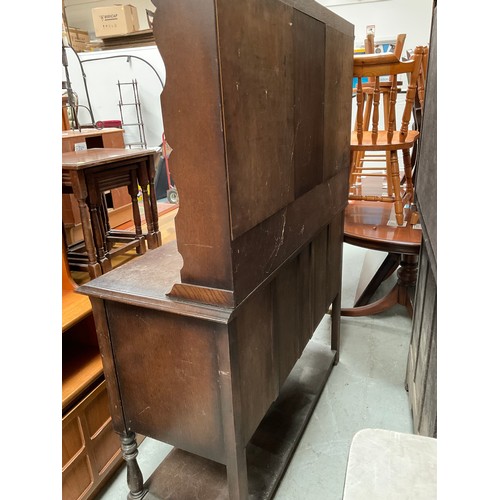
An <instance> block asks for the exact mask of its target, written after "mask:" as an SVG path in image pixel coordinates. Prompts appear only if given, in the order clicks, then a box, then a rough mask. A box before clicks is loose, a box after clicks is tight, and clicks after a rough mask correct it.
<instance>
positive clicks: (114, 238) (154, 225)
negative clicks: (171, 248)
mask: <svg viewBox="0 0 500 500" xmlns="http://www.w3.org/2000/svg"><path fill="white" fill-rule="evenodd" d="M154 157H155V151H154V150H147V149H124V148H96V149H87V150H84V151H72V152H68V153H63V154H62V189H63V193H73V194H74V195H75V198H76V200H77V202H78V207H79V210H80V216H81V219H82V227H83V237H84V240H83V245H82V244H81V243H80V244H78V243H77V244H75V245H72V246H71V247H69V248H68V262H69V265H70V268H73V269H78V270H88V272H89V274H90V278H91V279H93V278H96V277H97V276H100V275H101V274H103V273H106V272H108V271H110V270H111V268H112V266H111V257H112V256H113V255H116V254H120V253H123V252H126V251H128V250H130V249H131V248H135V249H136V252H137V253H138V254H143V253H144V252H145V251H146V243H145V241H147V246H148V248H149V249H152V248H157V247H159V246H160V245H161V234H160V231H159V225H158V208H157V205H156V195H155V190H154V175H155V165H154V163H155V162H154ZM139 185H140V187H141V190H142V198H143V207H144V216H145V219H146V224H147V234H146V235H143V234H142V228H141V214H140V209H139V202H138V192H139V188H138V187H139ZM124 186H126V187H127V189H128V193H129V195H130V198H131V201H132V212H133V219H134V225H135V231H133V232H130V231H119V230H113V229H111V228H110V226H109V219H108V212H107V207H106V202H105V198H104V193H105V192H106V191H108V190H110V189H114V188H118V187H124ZM116 243H121V245H120V246H119V247H115V246H114V245H115V244H116Z"/></svg>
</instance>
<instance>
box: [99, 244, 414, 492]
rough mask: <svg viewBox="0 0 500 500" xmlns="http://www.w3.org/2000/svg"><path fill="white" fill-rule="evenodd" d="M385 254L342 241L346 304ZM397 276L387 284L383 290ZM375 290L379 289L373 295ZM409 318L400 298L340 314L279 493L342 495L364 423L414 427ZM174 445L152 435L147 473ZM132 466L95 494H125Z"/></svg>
mask: <svg viewBox="0 0 500 500" xmlns="http://www.w3.org/2000/svg"><path fill="white" fill-rule="evenodd" d="M384 257H385V254H384V253H382V252H374V251H371V250H365V249H362V248H359V247H354V246H351V245H348V244H344V258H343V278H342V280H343V284H342V306H343V307H350V306H352V305H353V302H354V298H355V295H356V290H357V287H358V282H359V278H360V275H361V272H362V270H363V269H367V268H368V267H370V266H369V265H371V266H372V267H373V265H376V264H377V262H381V261H382V259H383V258H384ZM394 280H395V276H393V277H391V278H389V279H388V280H387V281H386V282H385V283H384V284H383V286H382V287H381V289H380V290H379V292H378V296H382V295H383V294H384V293H385V292H386V291H387V290H388V289H389V288H390V287H391V286H392V285H393V283H394ZM375 298H376V297H375ZM410 334H411V320H410V318H409V317H408V316H407V314H406V310H405V309H404V308H403V307H402V306H394V307H393V308H392V309H391V310H389V311H386V312H384V313H381V314H378V315H374V316H369V317H361V318H349V317H342V319H341V347H340V361H339V364H338V365H337V366H336V367H335V368H334V370H333V371H332V373H331V375H330V377H329V380H328V381H327V383H326V386H325V389H324V391H323V393H322V395H321V397H320V400H319V402H318V404H317V406H316V408H315V410H314V413H313V415H312V417H311V419H310V421H309V423H308V426H307V428H306V430H305V432H304V434H303V436H302V439H301V441H300V443H299V445H298V447H297V450H296V451H295V454H294V456H293V458H292V460H291V462H290V464H289V466H288V469H287V471H286V473H285V475H284V477H283V479H282V481H281V483H280V485H279V487H278V490H277V493H276V495H275V497H274V498H275V500H341V499H342V492H343V487H344V478H345V472H346V467H347V458H348V454H349V447H350V444H351V440H352V438H353V436H354V434H355V433H356V432H357V431H359V430H361V429H365V428H378V429H387V430H393V431H399V432H407V433H412V432H413V429H412V417H411V411H410V406H409V400H408V395H407V392H406V391H405V387H404V383H405V371H406V359H407V354H408V346H409V342H410ZM329 335H330V317H329V316H325V317H324V319H323V321H322V322H321V324H320V325H319V326H318V329H317V330H316V332H315V334H314V340H315V341H317V342H322V343H325V344H326V345H329ZM171 449H172V448H171V446H169V445H166V444H164V443H161V442H158V441H155V440H153V439H150V438H146V439H145V440H144V441H143V442H142V444H141V445H140V446H139V455H138V458H137V460H138V462H139V466H140V467H141V470H142V473H143V476H144V480H147V478H148V477H149V476H150V475H151V474H152V472H153V471H154V470H155V469H156V467H157V466H158V465H159V464H160V463H161V462H162V461H163V459H164V458H165V456H166V455H167V454H168V453H169V451H170V450H171ZM127 493H128V488H127V480H126V470H125V467H122V468H120V469H119V470H118V472H117V473H116V474H115V476H114V477H113V478H112V479H111V481H110V482H109V484H108V485H107V486H106V487H105V488H104V489H103V490H102V491H101V493H100V494H99V495H98V496H97V497H96V499H97V500H125V499H126V497H127Z"/></svg>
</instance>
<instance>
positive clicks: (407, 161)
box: [403, 149, 413, 203]
mask: <svg viewBox="0 0 500 500" xmlns="http://www.w3.org/2000/svg"><path fill="white" fill-rule="evenodd" d="M403 164H404V169H405V180H406V193H407V194H408V195H409V200H408V201H409V203H411V202H412V201H413V180H412V171H411V157H410V150H409V149H405V150H403Z"/></svg>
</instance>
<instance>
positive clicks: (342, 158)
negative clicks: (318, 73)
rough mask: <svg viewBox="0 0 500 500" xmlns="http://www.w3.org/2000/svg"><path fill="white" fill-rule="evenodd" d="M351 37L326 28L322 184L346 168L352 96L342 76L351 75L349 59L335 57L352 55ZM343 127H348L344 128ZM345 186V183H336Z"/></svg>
mask: <svg viewBox="0 0 500 500" xmlns="http://www.w3.org/2000/svg"><path fill="white" fill-rule="evenodd" d="M353 51H354V47H353V40H352V37H350V36H348V35H346V34H345V33H342V32H339V31H336V30H335V29H333V28H332V27H331V26H327V27H326V48H325V111H324V137H325V140H324V142H323V143H324V152H323V160H324V164H323V180H326V179H329V178H330V177H332V176H334V175H335V174H336V173H338V172H340V171H342V170H345V165H349V148H346V147H345V145H346V144H349V141H350V136H351V135H350V130H351V125H350V124H351V115H352V101H351V99H349V98H348V96H350V95H351V93H352V80H351V79H347V78H342V75H346V74H347V75H352V66H353V59H352V57H346V56H344V57H338V54H339V53H341V54H346V55H347V54H349V53H353ZM346 124H349V126H347V125H346ZM338 182H345V189H346V190H347V189H348V184H347V179H345V180H344V179H342V180H341V179H339V181H338Z"/></svg>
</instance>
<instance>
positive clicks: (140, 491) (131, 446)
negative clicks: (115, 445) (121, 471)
mask: <svg viewBox="0 0 500 500" xmlns="http://www.w3.org/2000/svg"><path fill="white" fill-rule="evenodd" d="M120 439H121V447H122V455H123V458H124V460H125V463H126V465H127V484H128V487H129V490H130V491H129V493H128V495H127V500H140V499H141V498H144V496H145V495H146V493H147V490H145V489H144V482H143V478H142V472H141V469H140V468H139V464H138V463H137V454H138V451H137V441H136V440H135V433H134V432H130V433H128V434H122V435H120Z"/></svg>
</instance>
